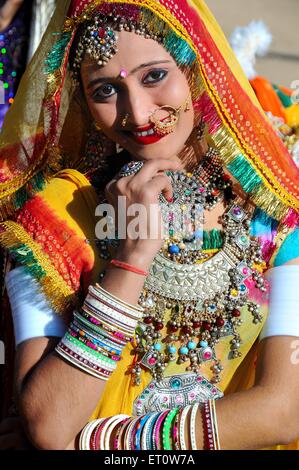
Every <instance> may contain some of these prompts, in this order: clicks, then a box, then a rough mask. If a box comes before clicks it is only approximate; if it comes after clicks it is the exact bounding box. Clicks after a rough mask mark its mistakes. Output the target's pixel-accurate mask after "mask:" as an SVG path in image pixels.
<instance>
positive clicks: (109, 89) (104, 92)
mask: <svg viewBox="0 0 299 470" xmlns="http://www.w3.org/2000/svg"><path fill="white" fill-rule="evenodd" d="M115 91H116V90H115V88H114V86H113V85H110V84H107V85H103V86H101V87H100V88H98V89H97V90H96V91H95V92H94V94H93V97H94V98H110V97H111V96H113V95H114V93H115Z"/></svg>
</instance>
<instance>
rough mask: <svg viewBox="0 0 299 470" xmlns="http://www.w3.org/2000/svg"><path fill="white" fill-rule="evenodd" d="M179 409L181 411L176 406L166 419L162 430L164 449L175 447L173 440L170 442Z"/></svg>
mask: <svg viewBox="0 0 299 470" xmlns="http://www.w3.org/2000/svg"><path fill="white" fill-rule="evenodd" d="M178 411H179V410H178V408H174V409H173V410H171V411H170V413H169V414H168V415H167V417H166V419H165V421H164V424H163V431H162V442H163V450H172V449H173V447H172V445H171V442H170V434H171V425H172V422H173V420H174V419H175V417H176V415H177V413H178Z"/></svg>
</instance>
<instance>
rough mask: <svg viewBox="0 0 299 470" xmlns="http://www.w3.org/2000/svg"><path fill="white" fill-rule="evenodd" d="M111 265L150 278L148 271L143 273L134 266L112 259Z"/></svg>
mask: <svg viewBox="0 0 299 470" xmlns="http://www.w3.org/2000/svg"><path fill="white" fill-rule="evenodd" d="M110 264H111V265H112V266H115V267H117V268H120V269H124V270H125V271H131V272H132V273H135V274H140V275H141V276H145V277H147V276H148V272H147V271H143V270H142V269H139V268H136V267H135V266H132V265H131V264H128V263H124V262H123V261H119V260H117V259H112V260H111V261H110Z"/></svg>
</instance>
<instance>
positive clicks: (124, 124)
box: [121, 113, 130, 127]
mask: <svg viewBox="0 0 299 470" xmlns="http://www.w3.org/2000/svg"><path fill="white" fill-rule="evenodd" d="M129 116H130V114H129V113H127V114H126V115H125V117H124V118H123V120H122V122H121V127H126V125H127V122H128V119H129Z"/></svg>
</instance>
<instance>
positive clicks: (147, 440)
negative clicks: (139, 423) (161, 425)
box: [141, 411, 160, 450]
mask: <svg viewBox="0 0 299 470" xmlns="http://www.w3.org/2000/svg"><path fill="white" fill-rule="evenodd" d="M159 416H160V411H158V412H157V413H154V414H152V415H151V416H150V418H149V420H148V421H147V422H146V423H145V426H144V429H143V432H142V437H141V449H142V450H153V446H152V439H151V436H152V430H153V428H154V426H155V422H156V420H157V419H158V417H159Z"/></svg>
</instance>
